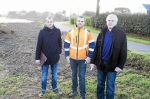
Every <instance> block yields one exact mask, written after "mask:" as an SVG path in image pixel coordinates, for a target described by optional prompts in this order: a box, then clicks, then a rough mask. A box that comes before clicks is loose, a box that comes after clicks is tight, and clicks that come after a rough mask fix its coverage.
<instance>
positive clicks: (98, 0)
mask: <svg viewBox="0 0 150 99" xmlns="http://www.w3.org/2000/svg"><path fill="white" fill-rule="evenodd" d="M99 2H100V0H97V6H96V16H98V15H99V8H100V7H99Z"/></svg>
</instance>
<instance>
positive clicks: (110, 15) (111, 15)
mask: <svg viewBox="0 0 150 99" xmlns="http://www.w3.org/2000/svg"><path fill="white" fill-rule="evenodd" d="M108 17H114V18H115V21H116V23H117V22H118V17H117V16H116V15H115V14H109V15H108V16H107V18H106V21H108Z"/></svg>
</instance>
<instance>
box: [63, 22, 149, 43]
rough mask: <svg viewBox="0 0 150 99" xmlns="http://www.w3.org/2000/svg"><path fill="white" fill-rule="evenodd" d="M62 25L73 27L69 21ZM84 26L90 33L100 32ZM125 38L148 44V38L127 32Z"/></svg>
mask: <svg viewBox="0 0 150 99" xmlns="http://www.w3.org/2000/svg"><path fill="white" fill-rule="evenodd" d="M64 25H66V26H69V27H73V28H74V27H75V25H72V24H69V23H64ZM85 28H87V29H89V30H91V32H92V33H96V34H99V33H100V30H97V29H94V28H92V27H90V26H85ZM127 39H128V40H129V41H133V42H138V43H143V44H147V45H150V39H144V38H141V37H137V36H136V37H133V36H132V35H128V34H127Z"/></svg>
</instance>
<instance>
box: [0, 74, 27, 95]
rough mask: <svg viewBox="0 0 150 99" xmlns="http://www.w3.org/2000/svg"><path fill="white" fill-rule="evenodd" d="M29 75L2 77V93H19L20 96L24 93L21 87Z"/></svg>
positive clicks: (0, 81) (0, 82)
mask: <svg viewBox="0 0 150 99" xmlns="http://www.w3.org/2000/svg"><path fill="white" fill-rule="evenodd" d="M26 81H27V77H26V76H25V75H22V76H14V75H7V76H5V77H3V78H1V79H0V95H11V94H17V95H18V96H21V95H24V93H23V91H22V90H21V89H20V87H21V86H23V85H24V84H25V82H26Z"/></svg>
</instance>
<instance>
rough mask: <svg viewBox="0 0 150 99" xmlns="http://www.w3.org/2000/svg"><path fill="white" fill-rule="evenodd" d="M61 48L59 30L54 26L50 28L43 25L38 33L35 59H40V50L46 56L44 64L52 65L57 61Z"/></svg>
mask: <svg viewBox="0 0 150 99" xmlns="http://www.w3.org/2000/svg"><path fill="white" fill-rule="evenodd" d="M61 50H62V41H61V32H60V30H59V29H58V28H56V27H55V26H54V28H53V29H52V30H51V29H49V28H47V27H44V28H43V29H42V30H41V31H40V32H39V35H38V41H37V47H36V56H35V59H36V60H39V59H40V52H41V51H42V52H43V53H44V54H45V56H46V57H47V61H46V62H45V63H44V65H52V64H55V63H57V62H58V60H59V58H60V56H59V54H61Z"/></svg>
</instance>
